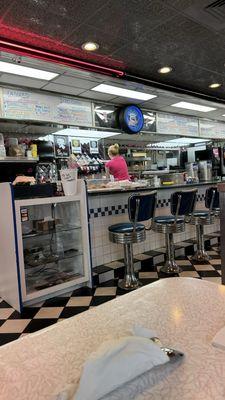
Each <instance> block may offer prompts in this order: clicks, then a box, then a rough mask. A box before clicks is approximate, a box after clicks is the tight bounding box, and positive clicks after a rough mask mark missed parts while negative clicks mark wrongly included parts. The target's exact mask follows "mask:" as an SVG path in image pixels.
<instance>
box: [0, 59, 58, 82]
mask: <svg viewBox="0 0 225 400" xmlns="http://www.w3.org/2000/svg"><path fill="white" fill-rule="evenodd" d="M0 72H7V73H8V74H14V75H20V76H27V77H29V78H35V79H43V80H45V81H50V80H51V79H53V78H55V77H56V76H58V75H59V74H56V73H54V72H48V71H43V70H41V69H36V68H30V67H24V66H22V65H18V64H12V63H7V62H4V61H0Z"/></svg>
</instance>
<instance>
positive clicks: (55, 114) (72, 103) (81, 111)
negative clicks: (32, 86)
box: [0, 88, 92, 126]
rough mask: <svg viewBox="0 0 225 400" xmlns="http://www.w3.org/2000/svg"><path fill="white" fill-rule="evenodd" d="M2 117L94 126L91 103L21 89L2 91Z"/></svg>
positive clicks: (4, 89)
mask: <svg viewBox="0 0 225 400" xmlns="http://www.w3.org/2000/svg"><path fill="white" fill-rule="evenodd" d="M0 99H1V107H0V113H1V117H2V118H7V119H14V120H18V119H19V120H32V121H43V122H55V123H59V124H70V125H79V126H92V108H91V102H89V101H87V102H86V101H81V100H77V99H74V98H73V97H69V96H60V95H58V96H56V95H47V94H42V93H35V92H29V91H23V90H17V89H6V88H2V89H1V91H0Z"/></svg>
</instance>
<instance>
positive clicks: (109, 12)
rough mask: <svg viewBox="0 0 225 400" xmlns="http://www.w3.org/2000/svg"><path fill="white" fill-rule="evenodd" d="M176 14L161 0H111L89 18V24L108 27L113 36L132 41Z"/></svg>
mask: <svg viewBox="0 0 225 400" xmlns="http://www.w3.org/2000/svg"><path fill="white" fill-rule="evenodd" d="M175 14H176V11H173V10H171V9H169V8H168V7H167V6H166V5H164V2H163V1H161V0H151V1H149V0H141V1H137V0H129V2H128V1H127V0H111V1H109V3H108V4H106V5H105V6H104V7H103V8H101V10H100V11H98V13H96V14H95V15H94V16H93V17H92V18H89V20H88V24H89V25H92V26H94V27H95V28H96V29H99V30H101V31H105V30H106V29H105V28H106V27H107V32H110V35H111V37H116V38H117V39H118V38H119V37H122V38H123V39H124V40H126V41H127V42H129V43H130V42H131V41H132V40H133V39H136V38H138V37H139V36H140V35H142V34H143V33H145V32H147V31H149V30H151V29H153V28H155V27H157V26H158V25H159V24H162V23H163V22H164V21H166V20H169V19H170V18H172V17H173V16H174V15H175Z"/></svg>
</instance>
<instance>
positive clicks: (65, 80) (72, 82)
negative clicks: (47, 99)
mask: <svg viewBox="0 0 225 400" xmlns="http://www.w3.org/2000/svg"><path fill="white" fill-rule="evenodd" d="M54 83H60V84H62V85H67V86H74V87H76V88H81V89H83V91H84V90H85V89H92V88H93V87H95V86H96V82H91V81H88V80H87V79H79V78H75V77H74V76H65V75H61V76H59V77H57V78H55V79H54Z"/></svg>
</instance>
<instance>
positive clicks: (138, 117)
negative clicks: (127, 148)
mask: <svg viewBox="0 0 225 400" xmlns="http://www.w3.org/2000/svg"><path fill="white" fill-rule="evenodd" d="M124 122H125V124H126V125H127V128H128V130H129V132H130V133H137V132H139V131H140V130H141V129H142V128H143V125H144V117H143V114H142V111H141V110H140V108H139V107H137V106H134V105H132V106H127V107H126V108H125V110H124Z"/></svg>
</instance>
